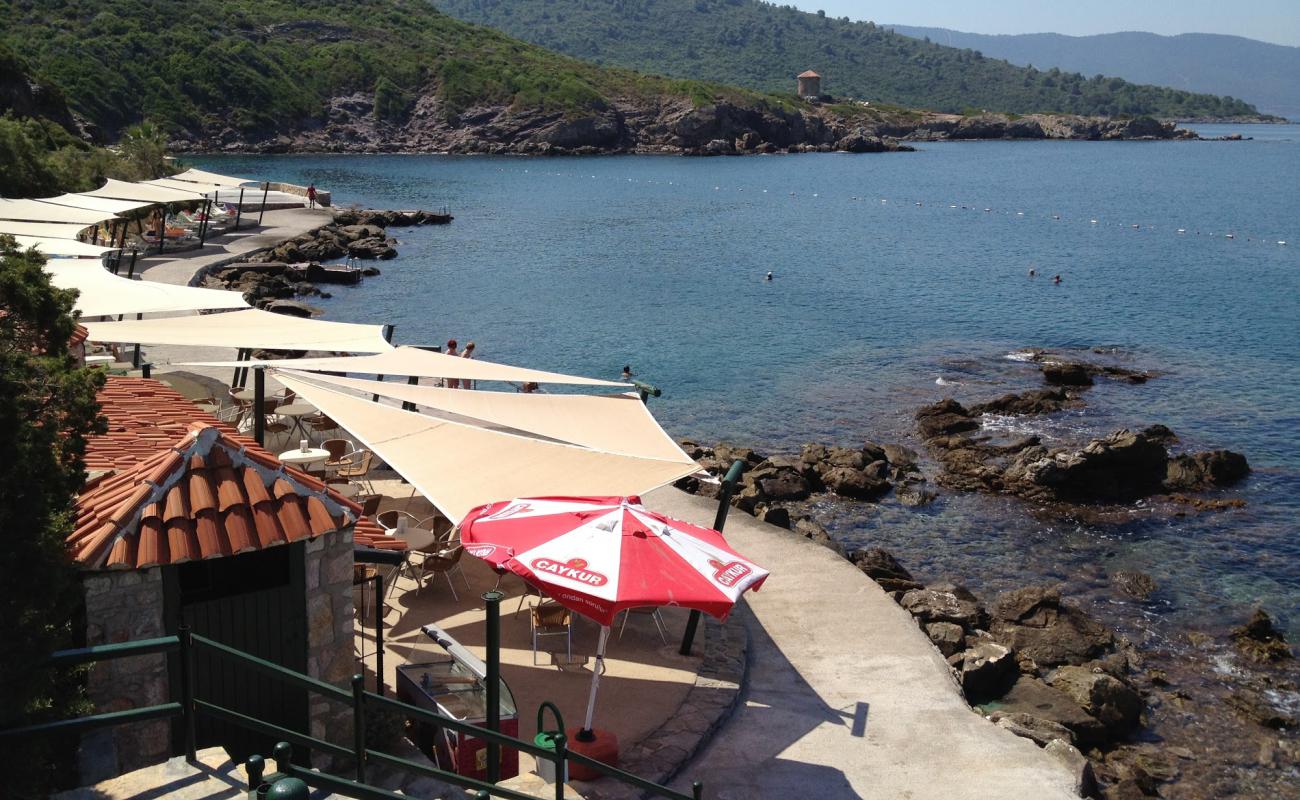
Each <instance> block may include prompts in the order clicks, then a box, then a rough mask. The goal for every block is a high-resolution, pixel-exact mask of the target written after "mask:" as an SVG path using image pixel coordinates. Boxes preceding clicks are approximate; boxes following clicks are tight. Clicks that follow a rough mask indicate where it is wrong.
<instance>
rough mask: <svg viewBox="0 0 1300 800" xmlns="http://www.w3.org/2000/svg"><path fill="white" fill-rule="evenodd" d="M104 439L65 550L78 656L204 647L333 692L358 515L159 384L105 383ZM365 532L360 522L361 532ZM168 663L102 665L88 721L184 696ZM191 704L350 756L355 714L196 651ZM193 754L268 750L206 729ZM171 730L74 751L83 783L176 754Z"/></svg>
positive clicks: (130, 729)
mask: <svg viewBox="0 0 1300 800" xmlns="http://www.w3.org/2000/svg"><path fill="white" fill-rule="evenodd" d="M99 399H100V402H101V404H102V407H103V412H102V413H103V414H104V416H105V417H106V418H107V420H108V432H107V433H106V434H104V435H102V436H96V437H93V438H92V440H91V441H90V442H89V443H88V447H87V456H86V463H87V481H86V485H85V487H84V488H83V490H82V493H81V495H80V497H79V498H78V501H77V524H76V528H75V530H74V532H73V534H72V536H71V537H70V539H69V541H68V546H69V550H70V552H71V554H72V556H73V558H74V559H75V560H76V562H77V563H78V564H79V565H80V566H81V567H82V568H83V569H84V577H83V579H82V586H83V595H84V599H85V642H86V644H87V645H97V644H107V643H113V642H123V641H130V640H137V639H145V638H151V637H158V636H165V635H169V634H174V633H176V632H177V629H178V627H179V625H180V624H181V623H182V622H185V623H187V624H189V626H190V627H191V629H192V630H193V631H194V632H195V633H198V634H201V635H203V636H206V637H208V638H210V639H214V640H217V641H220V642H222V643H224V644H228V645H230V646H231V647H235V648H237V649H240V650H243V651H245V652H250V653H252V654H254V655H257V656H260V657H262V658H266V659H268V660H271V661H275V662H276V663H280V664H282V665H283V666H286V667H289V668H290V669H294V670H296V671H299V672H302V673H306V674H308V675H311V676H312V677H315V678H318V679H320V680H323V681H328V682H329V683H333V684H335V685H338V686H346V685H347V684H348V680H349V678H350V676H351V675H352V673H353V672H354V671H355V670H356V665H355V664H354V660H353V659H354V655H353V641H352V637H353V593H352V574H353V532H354V527H355V526H356V525H357V524H358V520H359V510H360V509H359V507H358V506H356V505H355V504H354V503H352V502H351V501H349V500H346V499H344V498H343V497H341V496H340V495H338V494H337V493H335V492H333V491H331V490H329V489H327V487H326V486H325V484H323V483H322V482H321V481H319V480H317V479H316V478H314V477H312V476H310V475H307V474H304V473H302V472H299V471H298V470H296V469H293V468H290V467H287V466H285V465H283V464H281V463H280V461H279V460H278V459H277V458H276V457H275V456H273V455H272V454H270V453H268V452H267V451H265V450H263V449H262V448H261V447H259V446H258V445H257V444H256V443H255V442H253V441H252V440H251V439H247V438H245V437H242V436H240V435H239V434H238V433H237V432H236V431H235V430H234V429H232V428H230V427H229V426H227V425H225V424H223V423H221V422H219V421H218V420H217V419H216V418H215V417H212V416H210V415H209V414H207V413H205V412H203V411H201V410H199V409H198V408H197V407H196V406H195V405H194V404H193V403H191V402H190V401H189V400H186V399H185V398H184V397H183V396H181V395H180V394H179V393H177V392H175V391H174V390H172V389H171V388H169V387H167V386H166V385H164V384H162V383H160V382H158V381H153V380H147V379H143V378H120V377H113V378H109V379H108V384H107V385H106V386H105V387H104V389H103V390H102V391H101V392H100V397H99ZM363 523H365V524H368V521H363ZM178 668H179V664H178V661H177V659H175V658H174V657H173V658H171V659H170V660H169V658H168V657H167V656H166V655H163V654H158V655H147V656H137V657H132V658H123V659H116V660H110V661H102V662H99V663H98V664H96V665H94V666H93V667H92V668H91V671H90V673H89V675H88V676H87V690H88V694H89V698H90V700H91V701H92V702H93V703H94V705H95V707H96V710H97V711H115V710H125V709H129V708H136V707H142V706H148V705H154V704H158V703H164V702H168V701H169V700H173V699H179V688H178V687H179V675H178ZM194 675H195V684H194V689H195V696H196V697H198V698H200V699H204V700H207V701H209V702H213V703H216V704H219V705H222V706H225V707H228V708H232V709H234V710H236V711H239V712H240V713H244V714H248V715H250V716H255V717H257V718H258V719H262V720H265V721H268V722H272V723H274V724H277V725H281V726H283V727H287V728H292V729H296V730H304V731H306V730H308V729H309V730H310V733H311V735H313V736H319V737H321V738H325V739H328V740H330V741H335V742H338V743H340V744H346V743H348V742H350V741H351V739H350V737H351V712H350V709H349V708H347V707H346V706H344V705H342V704H339V703H326V702H322V701H321V700H320V699H319V698H316V697H313V698H311V699H310V700H309V698H308V697H307V695H306V693H305V692H302V691H300V690H295V689H292V688H290V687H288V686H287V685H285V684H283V683H280V682H277V681H273V680H272V679H271V678H269V677H265V676H259V675H258V674H256V673H253V672H251V671H250V670H248V669H247V668H246V667H242V666H241V665H239V664H237V663H235V662H232V661H231V660H229V659H223V658H219V657H217V656H216V655H215V654H212V653H208V652H205V651H203V650H196V652H195V671H194ZM199 722H200V724H199V725H198V727H197V733H198V739H199V742H198V743H199V746H200V747H204V746H209V745H213V744H220V745H222V746H224V747H226V748H227V750H228V751H229V752H230V753H231V754H232V755H233V756H235V757H236V758H241V757H243V756H245V755H246V754H250V753H252V752H269V749H270V748H269V744H268V742H267V741H266V740H265V737H258V736H256V735H251V734H249V733H248V732H246V731H244V730H242V729H238V728H234V727H233V726H229V725H225V724H222V723H219V722H218V721H216V720H212V719H206V718H204V717H203V716H200V717H199ZM182 741H183V740H182V738H181V729H180V725H179V723H178V722H177V723H175V724H173V722H172V721H169V720H162V721H152V722H145V723H138V724H134V725H128V726H121V727H117V728H111V729H105V730H102V731H98V732H96V733H94V734H90V735H87V736H86V737H84V738H83V740H82V747H81V751H80V753H79V761H80V764H81V769H82V775H81V778H82V781H83V783H89V782H93V781H98V780H101V779H104V778H106V777H110V776H112V775H116V774H119V773H121V772H125V771H129V770H132V769H136V768H138V767H141V766H144V765H147V764H151V763H156V762H158V761H161V760H164V759H166V758H167V757H169V756H170V755H174V754H177V753H179V752H182V750H183V748H182Z"/></svg>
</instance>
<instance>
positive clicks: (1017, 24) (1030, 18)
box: [780, 0, 1300, 47]
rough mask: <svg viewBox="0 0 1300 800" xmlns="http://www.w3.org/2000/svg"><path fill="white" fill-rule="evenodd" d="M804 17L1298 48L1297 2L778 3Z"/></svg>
mask: <svg viewBox="0 0 1300 800" xmlns="http://www.w3.org/2000/svg"><path fill="white" fill-rule="evenodd" d="M780 3H781V4H782V5H784V4H786V3H791V4H792V5H795V6H797V7H798V8H800V9H803V10H804V11H817V10H818V9H821V10H824V11H825V12H826V13H827V15H828V16H834V17H849V18H850V19H855V20H862V19H869V20H872V21H874V22H882V23H891V24H894V25H918V26H923V27H933V28H951V29H953V30H958V31H966V32H967V33H1065V34H1069V35H1072V36H1086V35H1089V34H1094V33H1115V32H1116V31H1150V32H1152V33H1160V34H1165V35H1172V34H1177V33H1226V34H1232V35H1234V36H1245V37H1247V38H1249V39H1259V40H1261V41H1265V42H1273V43H1274V44H1284V45H1290V46H1292V47H1295V46H1300V0H1236V2H1225V0H1090V2H1087V3H1079V2H1059V1H1057V0H926V1H925V2H917V0H780Z"/></svg>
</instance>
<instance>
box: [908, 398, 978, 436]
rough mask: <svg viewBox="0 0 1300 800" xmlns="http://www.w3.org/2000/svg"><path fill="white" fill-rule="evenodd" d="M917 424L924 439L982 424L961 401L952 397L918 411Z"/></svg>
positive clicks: (967, 429)
mask: <svg viewBox="0 0 1300 800" xmlns="http://www.w3.org/2000/svg"><path fill="white" fill-rule="evenodd" d="M916 425H917V428H918V429H919V430H920V432H921V437H922V438H924V439H934V438H936V437H940V436H951V435H953V434H956V433H963V432H965V431H973V430H975V429H977V428H978V427H979V426H980V424H979V421H978V420H976V419H975V418H974V417H973V416H972V415H971V413H970V412H969V411H967V410H966V409H965V408H964V407H963V406H962V404H961V403H958V402H957V401H956V400H953V399H951V398H948V399H944V400H940V401H939V402H937V403H933V404H931V405H928V406H925V407H924V408H922V409H920V410H919V411H917V412H916Z"/></svg>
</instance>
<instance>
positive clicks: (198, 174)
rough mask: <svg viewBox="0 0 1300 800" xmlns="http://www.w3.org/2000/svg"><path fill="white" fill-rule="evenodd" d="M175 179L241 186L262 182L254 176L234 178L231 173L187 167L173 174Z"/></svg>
mask: <svg viewBox="0 0 1300 800" xmlns="http://www.w3.org/2000/svg"><path fill="white" fill-rule="evenodd" d="M172 180H175V181H187V182H189V183H206V184H209V185H211V184H218V185H226V186H240V185H242V184H246V183H261V181H257V180H255V179H253V178H233V177H231V176H229V175H218V174H217V173H215V172H208V171H206V170H201V169H187V170H185V171H184V172H179V173H177V174H175V175H173V176H172Z"/></svg>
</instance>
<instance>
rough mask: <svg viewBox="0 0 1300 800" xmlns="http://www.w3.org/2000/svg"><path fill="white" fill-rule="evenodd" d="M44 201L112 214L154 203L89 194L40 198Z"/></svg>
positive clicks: (125, 212)
mask: <svg viewBox="0 0 1300 800" xmlns="http://www.w3.org/2000/svg"><path fill="white" fill-rule="evenodd" d="M38 199H39V200H40V201H41V202H42V203H54V204H55V205H60V206H71V207H72V208H86V209H90V210H91V211H107V212H109V213H112V214H129V213H131V212H132V211H139V210H140V209H142V208H148V207H150V206H152V205H155V204H154V203H142V202H140V201H138V200H114V199H113V198H111V197H92V196H90V195H87V194H61V195H59V196H58V197H41V198H38Z"/></svg>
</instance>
